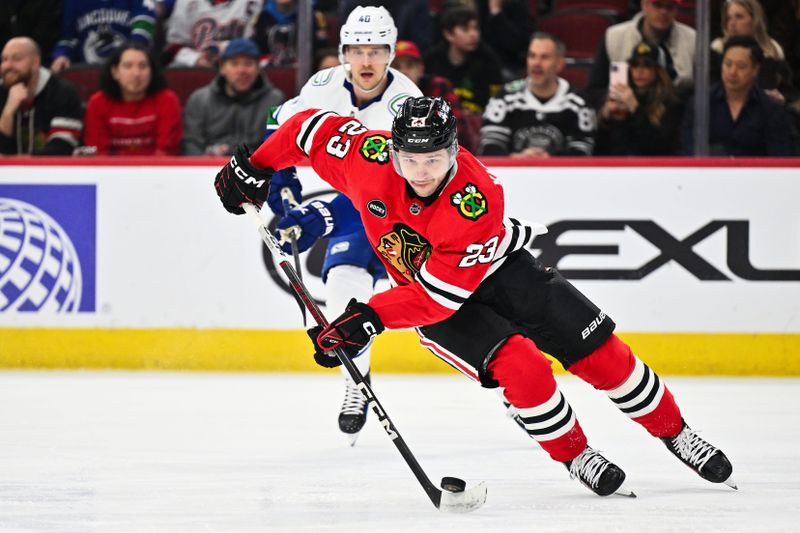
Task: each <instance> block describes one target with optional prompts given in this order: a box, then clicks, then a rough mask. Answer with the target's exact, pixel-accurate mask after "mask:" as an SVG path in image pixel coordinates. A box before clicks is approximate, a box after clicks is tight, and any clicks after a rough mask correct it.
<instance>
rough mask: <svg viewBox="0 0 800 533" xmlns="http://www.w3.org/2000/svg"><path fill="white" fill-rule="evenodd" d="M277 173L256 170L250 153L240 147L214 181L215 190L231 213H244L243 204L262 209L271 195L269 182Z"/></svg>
mask: <svg viewBox="0 0 800 533" xmlns="http://www.w3.org/2000/svg"><path fill="white" fill-rule="evenodd" d="M274 172H275V171H274V170H272V169H271V168H256V167H255V166H254V165H253V164H252V163H251V162H250V151H249V150H248V149H247V146H245V145H243V144H242V145H239V146H237V147H236V150H234V152H233V157H231V160H230V161H228V164H227V165H225V166H224V167H222V170H220V171H219V172H218V173H217V177H216V179H215V180H214V188H216V189H217V196H219V199H220V200H221V201H222V205H223V206H224V207H225V209H226V210H227V211H228V212H229V213H233V214H236V215H241V214H243V213H244V209H242V207H241V206H242V204H243V203H245V202H248V203H251V204H255V206H256V207H258V208H260V207H261V206H262V205H264V201H265V200H266V199H267V194H269V182H270V180H271V179H272V174H273V173H274Z"/></svg>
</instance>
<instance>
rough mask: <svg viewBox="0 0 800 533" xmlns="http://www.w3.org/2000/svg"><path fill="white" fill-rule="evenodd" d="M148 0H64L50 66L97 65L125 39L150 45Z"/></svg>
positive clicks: (152, 21)
mask: <svg viewBox="0 0 800 533" xmlns="http://www.w3.org/2000/svg"><path fill="white" fill-rule="evenodd" d="M154 6H155V4H154V3H153V2H152V0H64V25H63V29H62V35H61V40H60V41H58V44H57V45H56V48H55V50H53V63H52V65H51V67H50V68H51V69H52V70H53V72H55V73H59V72H62V71H64V70H66V69H68V68H69V67H70V66H72V64H73V63H88V64H90V65H101V64H103V63H105V61H106V60H107V59H108V58H109V57H111V55H112V54H113V53H114V50H116V49H117V48H119V47H120V46H122V45H123V44H124V43H125V42H126V41H128V40H130V41H134V42H139V43H142V44H144V45H145V46H148V47H149V46H151V45H152V43H153V36H154V34H155V23H156V14H155V9H154Z"/></svg>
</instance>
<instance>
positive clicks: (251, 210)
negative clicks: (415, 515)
mask: <svg viewBox="0 0 800 533" xmlns="http://www.w3.org/2000/svg"><path fill="white" fill-rule="evenodd" d="M242 207H243V208H244V210H245V211H246V212H247V214H248V215H249V216H250V218H251V219H252V220H253V222H254V223H255V224H256V225H257V226H258V233H259V234H260V235H261V239H262V240H263V241H264V243H265V244H266V245H267V248H269V251H270V252H271V253H272V255H273V257H274V258H275V262H276V263H278V266H280V267H281V269H282V270H283V273H284V274H285V275H286V277H287V278H288V279H289V284H290V285H291V287H292V290H293V291H294V292H295V294H297V296H299V297H300V299H301V300H302V301H303V304H305V306H306V308H308V311H309V313H311V316H312V317H313V318H314V320H315V321H316V323H317V324H318V325H320V326H322V327H325V326H327V325H328V321H327V319H326V318H325V316H324V315H323V314H322V311H320V309H319V306H317V304H316V302H314V299H313V298H312V297H311V295H310V294H309V293H308V289H306V286H305V285H304V284H303V281H302V280H301V279H300V277H299V276H298V275H297V272H295V270H294V268H292V265H291V263H290V262H289V258H288V257H287V256H286V254H285V253H283V250H281V247H280V245H279V244H278V241H277V240H276V239H275V237H274V236H273V235H272V233H271V232H270V231H269V229H267V227H266V225H265V224H264V222H263V220H262V219H261V216H260V215H259V214H258V209H257V208H256V207H255V206H254V205H253V204H242ZM333 352H334V353H335V354H336V357H338V358H339V360H340V361H341V362H342V364H343V365H344V367H345V368H346V369H347V372H348V373H349V374H350V377H351V378H352V379H353V382H355V384H356V386H357V387H358V389H359V390H360V391H361V394H363V395H364V397H365V398H366V399H367V402H368V404H369V406H370V407H372V411H373V412H374V413H375V416H377V417H378V421H379V422H380V424H381V426H383V429H384V431H386V434H387V435H389V438H390V439H392V442H393V443H394V445H395V447H396V448H397V450H398V451H399V452H400V455H402V456H403V459H405V461H406V464H407V465H408V467H409V468H411V471H412V472H413V473H414V476H415V477H416V478H417V481H419V484H420V485H422V488H423V490H424V491H425V493H426V494H427V495H428V498H430V500H431V502H432V503H433V505H434V506H436V508H437V509H439V510H440V511H447V512H453V513H466V512H469V511H474V510H475V509H477V508H479V507H480V506H481V505H483V504H484V502H485V501H486V484H485V483H484V482H481V483H479V484H477V485H476V486H474V487H472V488H470V489H469V490H465V488H466V485H467V484H466V482H465V481H463V480H461V479H459V478H453V477H445V478H442V483H441V485H442V489H444V490H442V489H440V488H439V487H437V486H436V485H434V484H433V483H432V482H431V480H430V478H428V475H427V474H426V473H425V471H424V470H423V469H422V467H421V466H420V465H419V463H418V462H417V459H416V457H414V454H412V453H411V450H410V449H409V448H408V445H407V444H406V441H405V440H403V437H402V436H401V435H400V432H399V431H398V430H397V428H396V427H395V425H394V423H393V422H392V421H391V419H390V418H389V415H388V414H387V413H386V411H385V410H384V408H383V406H382V405H381V403H380V402H379V401H378V398H377V397H376V396H375V393H374V392H372V388H371V387H370V386H369V384H368V383H367V382H366V381H364V376H362V375H361V372H360V371H359V370H358V368H357V367H356V365H355V363H353V361H352V360H351V359H350V358H349V357H348V356H347V354H346V353H345V352H344V351H343V350H342V349H340V348H336V349H334V351H333Z"/></svg>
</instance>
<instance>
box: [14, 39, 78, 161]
mask: <svg viewBox="0 0 800 533" xmlns="http://www.w3.org/2000/svg"><path fill="white" fill-rule="evenodd" d="M0 74H1V75H2V78H3V84H2V87H0V109H2V113H1V114H0V153H2V154H5V155H14V154H33V155H72V151H73V149H74V148H75V147H77V146H78V139H80V134H81V129H82V128H83V121H82V118H83V109H82V107H81V100H80V97H79V96H78V92H77V91H76V90H75V88H74V87H73V86H72V85H70V84H69V83H68V82H66V81H64V80H62V79H60V78H58V77H56V76H53V75H52V73H51V72H50V71H49V70H48V69H46V68H44V67H42V66H41V53H40V51H39V47H38V46H37V45H36V43H35V42H34V41H33V39H31V38H29V37H15V38H14V39H11V40H10V41H8V43H6V45H5V47H3V56H2V64H0Z"/></svg>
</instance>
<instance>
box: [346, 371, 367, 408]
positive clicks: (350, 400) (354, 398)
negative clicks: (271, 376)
mask: <svg viewBox="0 0 800 533" xmlns="http://www.w3.org/2000/svg"><path fill="white" fill-rule="evenodd" d="M366 403H367V399H366V398H364V395H363V394H361V391H360V390H359V389H358V387H356V384H355V383H353V382H352V381H350V380H347V384H346V386H345V389H344V400H343V401H342V409H341V411H340V414H343V415H360V414H362V413H363V412H364V405H365V404H366Z"/></svg>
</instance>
